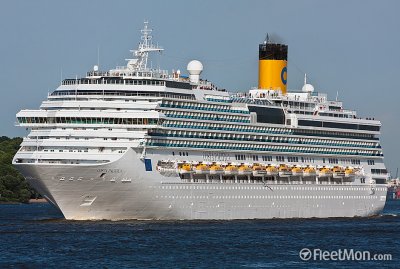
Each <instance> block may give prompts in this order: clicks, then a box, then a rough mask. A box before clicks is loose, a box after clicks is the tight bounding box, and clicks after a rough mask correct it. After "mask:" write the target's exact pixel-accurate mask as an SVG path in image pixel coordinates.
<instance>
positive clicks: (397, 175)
mask: <svg viewBox="0 0 400 269" xmlns="http://www.w3.org/2000/svg"><path fill="white" fill-rule="evenodd" d="M396 178H399V168H398V167H397V169H396Z"/></svg>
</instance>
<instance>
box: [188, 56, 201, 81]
mask: <svg viewBox="0 0 400 269" xmlns="http://www.w3.org/2000/svg"><path fill="white" fill-rule="evenodd" d="M187 70H188V72H189V79H190V81H191V82H193V83H198V82H199V80H200V74H201V71H203V64H202V63H201V62H200V61H197V60H193V61H190V62H189V63H188V65H187Z"/></svg>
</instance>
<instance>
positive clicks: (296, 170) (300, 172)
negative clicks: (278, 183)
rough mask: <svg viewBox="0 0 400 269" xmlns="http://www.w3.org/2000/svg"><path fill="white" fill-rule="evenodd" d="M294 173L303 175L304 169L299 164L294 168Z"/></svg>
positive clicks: (294, 174)
mask: <svg viewBox="0 0 400 269" xmlns="http://www.w3.org/2000/svg"><path fill="white" fill-rule="evenodd" d="M292 175H293V176H302V175H303V169H301V167H299V166H295V167H293V168H292Z"/></svg>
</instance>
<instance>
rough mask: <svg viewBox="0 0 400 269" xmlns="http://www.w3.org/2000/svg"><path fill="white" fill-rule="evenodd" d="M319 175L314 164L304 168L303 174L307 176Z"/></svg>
mask: <svg viewBox="0 0 400 269" xmlns="http://www.w3.org/2000/svg"><path fill="white" fill-rule="evenodd" d="M316 175H317V172H316V171H315V168H314V167H312V166H307V167H306V168H304V171H303V176H305V177H315V176H316Z"/></svg>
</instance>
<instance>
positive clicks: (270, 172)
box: [265, 165, 278, 176]
mask: <svg viewBox="0 0 400 269" xmlns="http://www.w3.org/2000/svg"><path fill="white" fill-rule="evenodd" d="M265 171H266V172H267V175H268V176H277V175H278V169H277V168H276V167H275V166H273V165H268V166H267V168H265Z"/></svg>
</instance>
